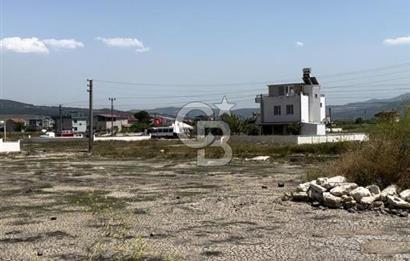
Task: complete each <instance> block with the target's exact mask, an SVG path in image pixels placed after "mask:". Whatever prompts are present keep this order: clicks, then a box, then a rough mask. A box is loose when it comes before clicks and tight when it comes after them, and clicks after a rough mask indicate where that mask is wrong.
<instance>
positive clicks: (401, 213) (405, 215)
mask: <svg viewBox="0 0 410 261" xmlns="http://www.w3.org/2000/svg"><path fill="white" fill-rule="evenodd" d="M399 216H400V217H408V216H409V212H407V211H400V214H399Z"/></svg>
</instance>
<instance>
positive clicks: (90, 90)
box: [87, 80, 94, 153]
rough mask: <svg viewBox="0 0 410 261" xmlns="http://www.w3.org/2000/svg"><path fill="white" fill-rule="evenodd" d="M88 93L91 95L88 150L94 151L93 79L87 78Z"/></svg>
mask: <svg viewBox="0 0 410 261" xmlns="http://www.w3.org/2000/svg"><path fill="white" fill-rule="evenodd" d="M87 82H88V84H87V86H88V90H87V91H88V95H89V109H88V152H89V153H92V151H93V141H94V126H93V80H87Z"/></svg>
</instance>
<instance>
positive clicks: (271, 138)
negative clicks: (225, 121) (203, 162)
mask: <svg viewBox="0 0 410 261" xmlns="http://www.w3.org/2000/svg"><path fill="white" fill-rule="evenodd" d="M368 139H369V138H368V136H367V135H366V134H364V133H354V134H332V135H312V136H297V135H268V136H247V135H237V136H231V137H230V139H229V140H230V142H233V143H235V142H237V143H264V144H317V143H330V142H342V141H367V140H368Z"/></svg>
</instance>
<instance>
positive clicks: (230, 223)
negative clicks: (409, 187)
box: [0, 152, 410, 260]
mask: <svg viewBox="0 0 410 261" xmlns="http://www.w3.org/2000/svg"><path fill="white" fill-rule="evenodd" d="M308 167H309V166H307V165H303V164H298V165H292V164H290V163H286V162H281V163H280V162H273V161H266V162H252V161H244V160H241V159H234V160H233V161H232V162H231V164H229V165H227V166H224V167H207V168H204V167H197V166H196V165H195V162H192V161H189V160H178V159H164V160H161V161H159V160H157V159H151V160H150V159H135V160H110V159H107V158H98V157H88V156H86V155H85V154H71V153H50V152H47V153H40V154H35V155H32V156H27V155H26V156H24V155H14V156H2V157H1V158H0V195H1V198H0V259H1V260H104V259H106V260H112V259H120V260H126V257H125V256H128V257H132V258H133V259H132V258H129V259H128V260H390V259H393V260H410V220H409V218H399V217H396V216H389V215H377V214H376V213H374V212H362V213H349V212H347V211H344V210H329V209H327V210H321V209H317V208H312V207H311V206H310V205H308V204H304V203H296V202H289V201H282V200H281V199H280V198H281V196H282V195H283V193H284V192H286V191H291V190H293V189H294V188H295V187H296V185H297V183H298V182H300V181H301V180H302V177H303V175H304V174H305V172H306V170H307V169H308ZM278 181H283V182H284V183H285V187H278V186H277V182H278Z"/></svg>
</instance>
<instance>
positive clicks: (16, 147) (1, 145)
mask: <svg viewBox="0 0 410 261" xmlns="http://www.w3.org/2000/svg"><path fill="white" fill-rule="evenodd" d="M2 152H6V153H7V152H20V141H6V142H3V139H0V153H2Z"/></svg>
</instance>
